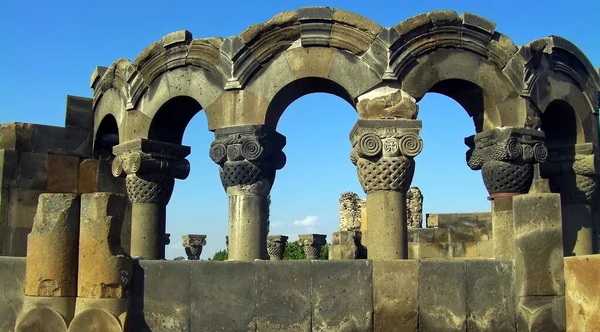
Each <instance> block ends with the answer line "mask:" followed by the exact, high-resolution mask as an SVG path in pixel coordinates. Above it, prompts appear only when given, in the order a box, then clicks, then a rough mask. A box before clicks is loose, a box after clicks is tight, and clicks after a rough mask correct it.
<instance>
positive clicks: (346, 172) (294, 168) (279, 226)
mask: <svg viewBox="0 0 600 332" xmlns="http://www.w3.org/2000/svg"><path fill="white" fill-rule="evenodd" d="M319 81H320V83H321V84H322V83H326V82H325V80H319ZM313 87H315V86H314V85H313ZM321 87H322V88H321V89H319V90H320V91H319V90H317V89H316V88H315V90H317V91H311V92H308V93H304V94H302V93H298V92H299V90H295V94H294V95H290V94H288V97H289V98H287V99H284V100H286V103H285V104H287V105H286V107H285V112H282V113H283V115H282V116H281V115H280V117H281V118H280V119H278V120H279V121H278V124H277V128H278V129H277V130H278V131H279V132H280V133H282V134H283V135H285V136H286V141H287V144H286V148H285V153H286V156H287V163H286V166H285V167H284V168H283V169H281V170H280V171H279V172H278V174H277V180H276V185H275V186H274V187H273V189H272V191H271V195H272V201H273V204H272V205H271V217H270V226H269V233H270V235H279V234H281V235H288V236H289V241H290V242H291V241H296V240H298V235H300V234H325V235H327V243H331V242H332V240H333V239H332V238H331V234H332V233H335V232H337V231H338V227H339V225H338V224H339V203H338V201H339V197H340V194H341V193H344V192H357V193H361V192H362V189H361V187H360V184H359V182H358V181H357V180H356V179H357V178H356V167H355V166H354V165H353V164H352V163H351V162H350V159H349V152H350V149H351V146H350V145H349V143H348V134H349V132H350V130H351V129H352V126H353V125H354V124H355V123H356V121H357V119H358V114H357V113H356V110H355V108H354V107H353V103H351V100H349V98H347V97H345V96H344V94H345V92H344V91H343V90H338V91H337V92H336V93H334V92H332V90H333V89H336V88H340V89H341V87H336V86H335V84H331V86H329V87H328V88H327V89H325V87H327V85H325V86H321ZM322 91H326V92H322ZM333 91H335V90H333ZM303 92H306V90H304V91H303ZM342 92H343V93H342ZM284 93H288V92H284ZM277 100H278V99H274V101H277ZM279 100H282V99H279ZM279 105H283V104H279ZM300 124H301V125H300ZM332 124H335V125H332ZM308 174H310V175H308ZM299 203H301V204H299Z"/></svg>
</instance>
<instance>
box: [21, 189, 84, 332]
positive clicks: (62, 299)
mask: <svg viewBox="0 0 600 332" xmlns="http://www.w3.org/2000/svg"><path fill="white" fill-rule="evenodd" d="M79 208H80V197H79V195H76V194H41V195H40V197H39V200H38V206H37V211H36V214H35V218H34V221H33V228H32V230H31V233H30V234H29V236H28V242H27V253H28V254H27V265H26V272H25V295H26V296H25V300H24V303H23V311H22V315H21V316H20V317H19V319H18V321H17V324H16V328H15V331H31V330H34V331H54V332H59V331H67V326H68V324H69V323H70V321H71V319H72V318H73V314H74V310H75V299H76V297H77V251H78V249H77V247H78V245H77V244H78V241H79Z"/></svg>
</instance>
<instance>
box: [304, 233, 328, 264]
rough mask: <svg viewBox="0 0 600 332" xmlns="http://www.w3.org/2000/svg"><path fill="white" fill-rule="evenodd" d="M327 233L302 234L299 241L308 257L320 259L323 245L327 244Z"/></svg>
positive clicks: (309, 258)
mask: <svg viewBox="0 0 600 332" xmlns="http://www.w3.org/2000/svg"><path fill="white" fill-rule="evenodd" d="M326 239H327V235H323V234H300V235H298V243H299V244H300V246H302V248H303V249H304V253H305V254H306V259H308V260H312V259H319V257H320V256H321V247H322V246H323V245H325V244H327V240H326Z"/></svg>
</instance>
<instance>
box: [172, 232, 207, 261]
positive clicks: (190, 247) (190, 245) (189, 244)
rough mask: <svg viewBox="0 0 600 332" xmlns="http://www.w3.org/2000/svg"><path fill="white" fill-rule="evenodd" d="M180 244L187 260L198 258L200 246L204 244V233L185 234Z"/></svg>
mask: <svg viewBox="0 0 600 332" xmlns="http://www.w3.org/2000/svg"><path fill="white" fill-rule="evenodd" d="M181 238H182V242H181V243H182V244H183V247H184V248H185V253H186V255H187V256H188V259H189V260H196V261H197V260H199V259H200V254H201V253H202V248H203V247H204V246H205V245H206V235H198V234H186V235H183V236H182V237H181ZM165 245H166V244H165Z"/></svg>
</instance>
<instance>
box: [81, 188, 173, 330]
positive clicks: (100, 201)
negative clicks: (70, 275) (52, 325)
mask: <svg viewBox="0 0 600 332" xmlns="http://www.w3.org/2000/svg"><path fill="white" fill-rule="evenodd" d="M126 203H127V198H126V197H125V196H124V195H118V194H111V193H94V194H83V195H82V197H81V229H80V238H79V273H78V285H77V288H78V291H77V296H78V298H77V305H76V307H75V312H76V316H75V318H74V319H73V322H72V325H73V326H76V327H77V329H75V330H73V331H84V329H83V327H84V326H85V324H86V322H89V321H91V320H94V321H98V322H99V323H98V324H100V325H99V326H103V327H105V328H106V329H105V331H115V330H114V329H113V327H114V326H115V325H114V322H115V320H116V322H118V323H120V326H122V325H123V324H125V322H126V316H127V309H128V307H129V298H128V293H127V288H128V285H129V282H130V280H131V277H132V260H131V257H130V256H129V255H127V253H125V251H124V250H123V248H122V247H121V244H120V230H121V226H122V221H123V212H124V209H125V205H126ZM161 235H162V236H164V232H163V233H161ZM163 240H164V238H163ZM70 331H71V328H70Z"/></svg>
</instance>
